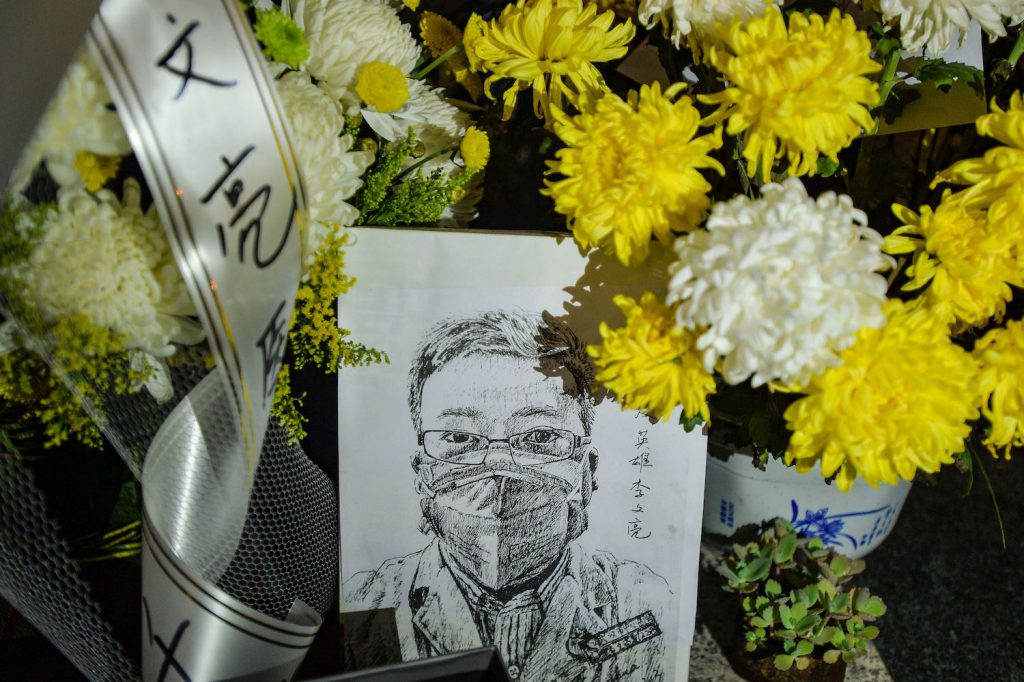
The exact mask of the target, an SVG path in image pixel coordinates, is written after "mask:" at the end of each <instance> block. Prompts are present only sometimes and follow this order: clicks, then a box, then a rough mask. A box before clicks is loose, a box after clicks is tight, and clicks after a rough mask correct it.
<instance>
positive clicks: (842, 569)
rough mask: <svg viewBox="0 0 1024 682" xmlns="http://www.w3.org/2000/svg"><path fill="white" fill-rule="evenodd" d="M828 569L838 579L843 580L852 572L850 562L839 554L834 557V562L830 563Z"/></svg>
mask: <svg viewBox="0 0 1024 682" xmlns="http://www.w3.org/2000/svg"><path fill="white" fill-rule="evenodd" d="M828 567H829V569H830V570H831V571H832V572H833V573H835V574H836V577H837V578H842V577H843V576H845V575H847V574H848V573H849V572H850V560H849V559H847V558H846V557H844V556H843V555H842V554H837V555H835V556H834V557H832V561H830V562H829V563H828Z"/></svg>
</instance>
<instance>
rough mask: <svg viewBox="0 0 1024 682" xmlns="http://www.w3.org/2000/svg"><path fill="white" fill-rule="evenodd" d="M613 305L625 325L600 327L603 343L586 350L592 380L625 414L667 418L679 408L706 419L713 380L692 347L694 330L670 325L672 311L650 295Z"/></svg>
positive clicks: (621, 298) (619, 300)
mask: <svg viewBox="0 0 1024 682" xmlns="http://www.w3.org/2000/svg"><path fill="white" fill-rule="evenodd" d="M615 305H617V306H618V307H619V309H620V310H622V312H623V313H624V314H625V316H626V326H625V327H621V328H619V329H612V328H611V327H609V326H608V324H607V323H604V322H602V323H601V326H600V331H601V338H602V339H603V341H604V342H603V343H602V344H601V345H600V346H589V347H588V348H587V352H588V353H590V355H591V357H593V358H594V364H595V365H597V367H598V372H597V376H596V378H597V380H598V381H600V382H601V383H602V384H604V385H605V386H606V387H607V388H608V389H609V390H611V391H613V392H614V393H615V394H616V395H617V396H618V398H619V400H620V401H621V402H622V409H624V410H627V409H628V410H645V411H647V412H648V413H649V414H650V415H651V416H653V417H655V418H657V419H668V418H669V417H670V416H671V415H672V412H673V411H674V410H675V409H676V408H677V407H680V406H682V408H683V412H685V413H686V416H688V417H692V416H694V415H697V414H700V415H701V417H703V418H704V420H705V421H708V420H709V419H710V414H709V411H708V402H707V397H708V395H709V394H711V393H714V392H715V379H714V377H712V376H711V375H710V374H709V373H708V372H707V371H706V370H705V369H704V365H703V363H702V362H701V356H700V353H699V352H698V351H697V349H696V341H697V337H698V336H699V335H700V334H699V332H693V331H690V330H688V329H681V328H679V327H676V326H675V314H674V313H673V311H672V309H671V308H669V307H668V306H666V305H665V304H664V303H662V302H661V301H660V300H658V297H657V296H655V295H654V294H653V293H651V292H647V293H645V294H644V295H643V296H641V297H640V302H639V303H637V302H636V300H635V299H633V298H630V297H629V296H616V297H615Z"/></svg>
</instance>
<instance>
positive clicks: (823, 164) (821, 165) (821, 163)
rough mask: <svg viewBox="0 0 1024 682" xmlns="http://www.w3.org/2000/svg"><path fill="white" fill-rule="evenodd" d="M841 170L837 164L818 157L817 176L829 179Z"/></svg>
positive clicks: (833, 160) (834, 161) (835, 161)
mask: <svg viewBox="0 0 1024 682" xmlns="http://www.w3.org/2000/svg"><path fill="white" fill-rule="evenodd" d="M840 168H841V166H840V165H839V162H838V161H837V160H835V159H830V158H829V157H827V156H819V157H818V169H817V175H819V176H821V177H823V178H831V177H832V176H833V175H835V174H836V172H837V171H838V170H839V169H840Z"/></svg>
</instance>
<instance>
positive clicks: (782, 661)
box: [775, 654, 796, 671]
mask: <svg viewBox="0 0 1024 682" xmlns="http://www.w3.org/2000/svg"><path fill="white" fill-rule="evenodd" d="M794 660H796V659H795V658H794V657H793V656H790V655H789V654H779V655H778V656H776V657H775V667H776V668H778V669H779V670H782V671H786V670H789V669H790V668H792V667H793V661H794Z"/></svg>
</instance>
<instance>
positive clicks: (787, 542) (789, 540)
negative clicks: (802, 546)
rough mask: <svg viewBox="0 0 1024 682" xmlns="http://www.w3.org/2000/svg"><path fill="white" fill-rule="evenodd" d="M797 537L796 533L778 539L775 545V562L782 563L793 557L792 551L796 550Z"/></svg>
mask: <svg viewBox="0 0 1024 682" xmlns="http://www.w3.org/2000/svg"><path fill="white" fill-rule="evenodd" d="M796 547H797V538H796V535H786V536H784V537H782V538H781V539H780V540H779V544H778V545H777V546H776V547H775V563H777V564H784V563H786V562H787V561H789V560H790V559H792V558H793V553H794V552H796Z"/></svg>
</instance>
